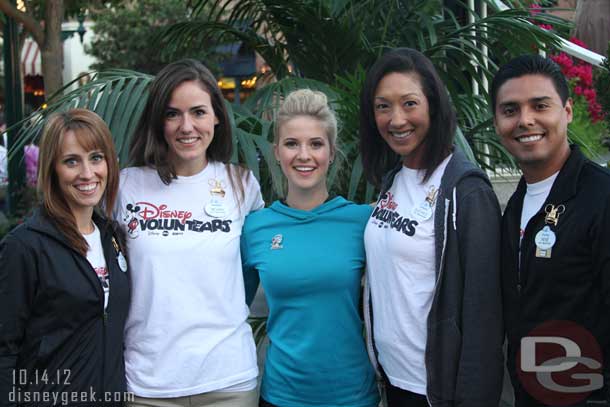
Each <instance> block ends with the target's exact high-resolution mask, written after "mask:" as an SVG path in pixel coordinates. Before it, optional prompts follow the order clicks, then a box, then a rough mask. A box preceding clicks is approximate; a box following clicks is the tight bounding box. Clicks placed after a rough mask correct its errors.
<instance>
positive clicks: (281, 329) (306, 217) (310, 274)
mask: <svg viewBox="0 0 610 407" xmlns="http://www.w3.org/2000/svg"><path fill="white" fill-rule="evenodd" d="M371 210H372V208H371V207H370V206H368V205H356V204H354V203H353V202H349V201H347V200H345V199H344V198H342V197H336V198H334V199H331V200H330V201H327V202H325V203H324V204H322V205H320V206H318V207H316V208H314V209H312V210H311V211H303V210H299V209H294V208H290V207H289V206H286V205H285V204H283V203H281V202H279V201H276V202H274V203H273V204H272V205H271V206H270V207H269V208H266V209H263V210H260V211H258V212H255V213H252V214H250V215H249V216H248V217H247V218H246V222H245V225H244V229H243V232H242V242H241V249H242V262H243V265H244V280H245V281H246V293H247V294H246V296H247V300H248V303H250V301H251V300H252V298H253V296H254V292H255V291H256V287H257V285H258V279H259V277H260V280H261V282H262V284H263V288H264V290H265V294H266V297H267V303H268V305H269V319H268V322H267V333H268V335H269V339H270V343H269V348H268V350H267V359H266V362H265V373H264V376H263V382H262V386H261V397H262V398H263V399H265V400H266V401H268V402H269V403H272V404H275V405H278V406H282V407H305V406H324V407H339V406H350V407H373V406H377V404H378V402H379V395H378V392H377V387H376V384H375V373H374V370H373V368H372V366H371V364H370V361H369V359H368V357H367V353H366V347H365V342H364V339H363V336H362V332H363V325H362V320H361V319H360V315H359V312H358V306H359V301H360V281H361V276H362V271H363V269H364V264H365V253H364V242H363V234H364V227H365V225H366V222H367V220H368V217H369V216H370V214H371Z"/></svg>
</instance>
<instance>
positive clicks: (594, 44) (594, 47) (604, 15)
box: [574, 0, 610, 56]
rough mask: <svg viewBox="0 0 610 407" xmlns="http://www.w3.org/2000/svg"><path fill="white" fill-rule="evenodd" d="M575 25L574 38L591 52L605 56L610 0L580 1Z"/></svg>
mask: <svg viewBox="0 0 610 407" xmlns="http://www.w3.org/2000/svg"><path fill="white" fill-rule="evenodd" d="M575 25H576V29H575V32H574V36H575V37H576V38H578V39H579V40H581V41H582V42H584V43H585V45H586V46H587V47H589V49H591V51H593V52H597V53H598V54H601V55H606V51H607V50H608V42H609V41H610V0H580V1H579V2H578V6H577V7H576V21H575ZM606 56H608V55H606Z"/></svg>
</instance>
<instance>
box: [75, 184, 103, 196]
mask: <svg viewBox="0 0 610 407" xmlns="http://www.w3.org/2000/svg"><path fill="white" fill-rule="evenodd" d="M97 185H98V183H97V182H93V183H91V184H80V185H75V188H76V189H78V190H79V191H80V192H83V193H85V194H89V193H92V192H93V191H94V190H95V189H97Z"/></svg>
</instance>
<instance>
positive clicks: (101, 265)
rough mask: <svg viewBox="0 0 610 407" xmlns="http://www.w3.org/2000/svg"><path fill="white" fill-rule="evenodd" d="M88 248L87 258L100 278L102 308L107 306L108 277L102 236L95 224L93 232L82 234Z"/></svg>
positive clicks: (108, 292)
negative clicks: (102, 295) (102, 294)
mask: <svg viewBox="0 0 610 407" xmlns="http://www.w3.org/2000/svg"><path fill="white" fill-rule="evenodd" d="M83 237H84V238H85V240H86V241H87V244H88V245H89V250H87V260H89V263H90V264H91V267H93V270H95V274H97V278H99V279H100V284H101V285H102V290H103V291H104V310H105V309H106V308H108V296H109V295H110V278H109V275H108V268H107V267H106V258H105V257H104V248H103V247H102V238H101V236H100V230H99V229H98V228H97V225H96V224H95V223H94V224H93V233H90V234H88V235H83Z"/></svg>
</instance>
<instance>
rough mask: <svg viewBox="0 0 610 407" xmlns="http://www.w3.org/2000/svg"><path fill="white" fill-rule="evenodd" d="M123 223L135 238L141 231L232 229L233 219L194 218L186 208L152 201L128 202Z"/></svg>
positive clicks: (167, 231) (175, 232)
mask: <svg viewBox="0 0 610 407" xmlns="http://www.w3.org/2000/svg"><path fill="white" fill-rule="evenodd" d="M125 209H126V212H125V215H124V216H123V218H122V219H123V223H124V224H125V225H126V226H127V235H128V236H129V237H130V238H132V239H135V238H137V237H138V236H139V235H140V233H141V232H148V233H149V234H153V235H158V234H161V235H163V236H169V235H170V232H171V235H183V234H184V233H185V232H197V233H203V232H210V233H215V232H223V233H228V232H230V231H231V223H232V222H233V221H232V220H229V219H225V220H223V219H212V220H211V221H203V220H198V219H194V218H193V213H192V212H190V211H185V210H177V209H170V208H169V206H168V205H165V204H161V205H155V204H153V203H150V202H144V201H141V202H136V203H135V204H131V203H129V204H127V205H126V206H125Z"/></svg>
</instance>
